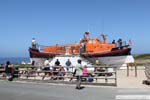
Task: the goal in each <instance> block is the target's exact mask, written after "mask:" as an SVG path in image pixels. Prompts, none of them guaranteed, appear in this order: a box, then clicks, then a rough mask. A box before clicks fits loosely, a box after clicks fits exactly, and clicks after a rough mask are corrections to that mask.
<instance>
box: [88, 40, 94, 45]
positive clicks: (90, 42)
mask: <svg viewBox="0 0 150 100" xmlns="http://www.w3.org/2000/svg"><path fill="white" fill-rule="evenodd" d="M88 43H89V44H95V43H96V41H95V40H89V41H88Z"/></svg>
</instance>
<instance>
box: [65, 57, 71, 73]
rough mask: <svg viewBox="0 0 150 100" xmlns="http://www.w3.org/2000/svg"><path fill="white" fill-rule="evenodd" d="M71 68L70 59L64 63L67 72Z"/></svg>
mask: <svg viewBox="0 0 150 100" xmlns="http://www.w3.org/2000/svg"><path fill="white" fill-rule="evenodd" d="M70 66H71V61H70V59H68V60H67V61H66V68H67V71H69V67H70Z"/></svg>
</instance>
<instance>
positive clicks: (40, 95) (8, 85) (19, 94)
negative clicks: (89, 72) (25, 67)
mask: <svg viewBox="0 0 150 100" xmlns="http://www.w3.org/2000/svg"><path fill="white" fill-rule="evenodd" d="M122 95H123V96H125V95H130V96H134V95H141V96H143V95H144V96H148V97H150V90H149V89H134V88H132V89H129V88H128V89H125V88H124V89H122V88H116V87H96V86H94V87H93V86H85V88H84V89H82V90H76V89H75V86H74V85H58V84H47V83H21V82H8V81H0V100H123V99H119V98H120V96H122ZM126 100H130V99H126ZM138 100H150V98H149V99H148V98H147V99H146V98H145V99H144V98H143V99H138Z"/></svg>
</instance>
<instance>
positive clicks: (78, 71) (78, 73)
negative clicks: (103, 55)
mask: <svg viewBox="0 0 150 100" xmlns="http://www.w3.org/2000/svg"><path fill="white" fill-rule="evenodd" d="M81 62H82V61H81V60H80V59H78V60H77V63H78V64H77V65H76V66H75V76H76V77H77V83H76V89H81V87H80V85H81V78H82V75H83V72H82V65H81Z"/></svg>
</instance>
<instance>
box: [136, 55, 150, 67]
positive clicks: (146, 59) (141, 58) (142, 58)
mask: <svg viewBox="0 0 150 100" xmlns="http://www.w3.org/2000/svg"><path fill="white" fill-rule="evenodd" d="M134 58H135V62H136V64H137V65H139V66H141V65H144V64H145V63H150V54H140V55H137V56H135V57H134Z"/></svg>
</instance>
